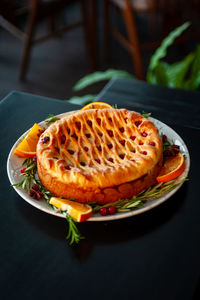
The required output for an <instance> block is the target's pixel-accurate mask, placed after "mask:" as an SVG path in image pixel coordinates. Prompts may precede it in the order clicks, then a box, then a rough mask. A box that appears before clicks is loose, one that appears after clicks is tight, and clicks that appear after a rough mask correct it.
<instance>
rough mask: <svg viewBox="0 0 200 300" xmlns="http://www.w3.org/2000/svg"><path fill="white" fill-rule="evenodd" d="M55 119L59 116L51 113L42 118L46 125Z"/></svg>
mask: <svg viewBox="0 0 200 300" xmlns="http://www.w3.org/2000/svg"><path fill="white" fill-rule="evenodd" d="M57 120H60V118H58V117H56V116H54V115H53V114H49V115H48V117H47V118H46V119H45V120H44V121H45V123H46V125H49V124H51V123H53V122H55V121H57Z"/></svg>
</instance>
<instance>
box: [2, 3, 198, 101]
mask: <svg viewBox="0 0 200 300" xmlns="http://www.w3.org/2000/svg"><path fill="white" fill-rule="evenodd" d="M199 16H200V1H198V0H187V1H186V0H173V1H172V0H160V1H159V0H79V1H75V0H74V1H72V0H21V1H20V0H1V1H0V99H2V98H3V97H4V96H6V95H7V94H8V93H9V92H10V91H12V90H20V91H25V92H29V93H33V94H38V95H42V96H47V97H54V98H58V99H69V98H71V97H72V96H73V95H74V92H73V90H72V87H73V86H74V85H75V83H76V82H77V81H78V80H79V79H80V78H82V77H83V76H85V75H86V74H89V73H91V72H94V71H105V70H107V69H110V68H112V69H117V70H125V71H127V72H129V73H130V74H132V75H134V76H135V77H136V78H138V79H141V80H146V72H147V69H148V66H149V63H150V59H151V57H152V54H153V53H155V50H156V49H157V48H158V47H159V45H160V42H161V41H162V40H163V38H164V37H166V36H167V35H168V34H169V32H170V31H171V30H173V29H175V28H176V27H178V26H180V25H182V24H183V23H184V22H186V21H189V22H190V26H189V27H188V28H187V29H186V30H185V31H184V32H183V33H182V34H181V36H180V37H179V38H178V39H177V40H176V41H175V42H174V43H173V45H172V46H171V47H170V48H169V49H168V52H167V57H166V58H165V60H166V61H167V62H168V63H175V62H176V61H180V60H183V59H184V58H185V57H186V55H188V54H189V53H190V52H192V51H194V50H195V49H196V46H197V45H198V43H199V37H200V31H199V28H200V26H199V25H200V24H199V22H200V17H199ZM80 20H81V22H80ZM36 40H37V41H36ZM199 62H200V60H199ZM196 66H197V64H196ZM199 66H200V64H199ZM198 74H200V73H198ZM199 78H200V77H199ZM104 85H105V82H100V83H97V84H95V85H93V86H91V87H89V88H87V89H86V90H84V92H82V91H81V92H78V95H82V94H85V93H97V92H99V91H100V90H101V88H102V87H103V86H104ZM76 94H77V93H76Z"/></svg>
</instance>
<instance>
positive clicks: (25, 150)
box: [14, 123, 43, 158]
mask: <svg viewBox="0 0 200 300" xmlns="http://www.w3.org/2000/svg"><path fill="white" fill-rule="evenodd" d="M41 132H43V128H42V127H40V125H38V124H37V123H35V124H34V125H33V127H32V128H31V129H30V131H29V132H28V134H27V135H26V137H25V138H24V139H23V140H22V141H21V142H20V143H19V145H18V146H17V147H16V148H15V150H14V154H16V155H18V156H20V157H24V158H28V157H34V156H35V155H36V146H37V143H38V140H39V137H40V134H41Z"/></svg>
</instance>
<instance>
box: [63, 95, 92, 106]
mask: <svg viewBox="0 0 200 300" xmlns="http://www.w3.org/2000/svg"><path fill="white" fill-rule="evenodd" d="M96 97H97V95H85V96H80V97H78V96H74V97H72V98H70V99H69V100H67V102H69V103H72V104H77V105H86V104H88V103H91V102H94V101H95V98H96Z"/></svg>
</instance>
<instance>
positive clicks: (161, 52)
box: [147, 22, 190, 83]
mask: <svg viewBox="0 0 200 300" xmlns="http://www.w3.org/2000/svg"><path fill="white" fill-rule="evenodd" d="M189 25H190V23H189V22H185V23H184V24H183V25H181V26H179V27H177V28H176V29H174V30H173V31H172V32H171V33H170V34H169V35H168V36H167V37H166V38H165V39H164V40H163V41H162V43H161V46H160V47H159V48H158V49H157V50H156V51H155V53H154V54H153V55H152V57H151V60H150V64H149V67H148V72H147V81H148V82H150V83H154V82H153V81H154V80H153V71H154V70H155V68H156V67H157V66H158V63H159V61H160V59H162V58H163V57H165V56H166V54H167V48H168V47H169V46H171V45H172V43H173V42H174V40H175V39H176V38H177V37H178V36H180V35H181V34H182V32H183V31H184V30H186V29H187V28H188V26H189Z"/></svg>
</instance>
